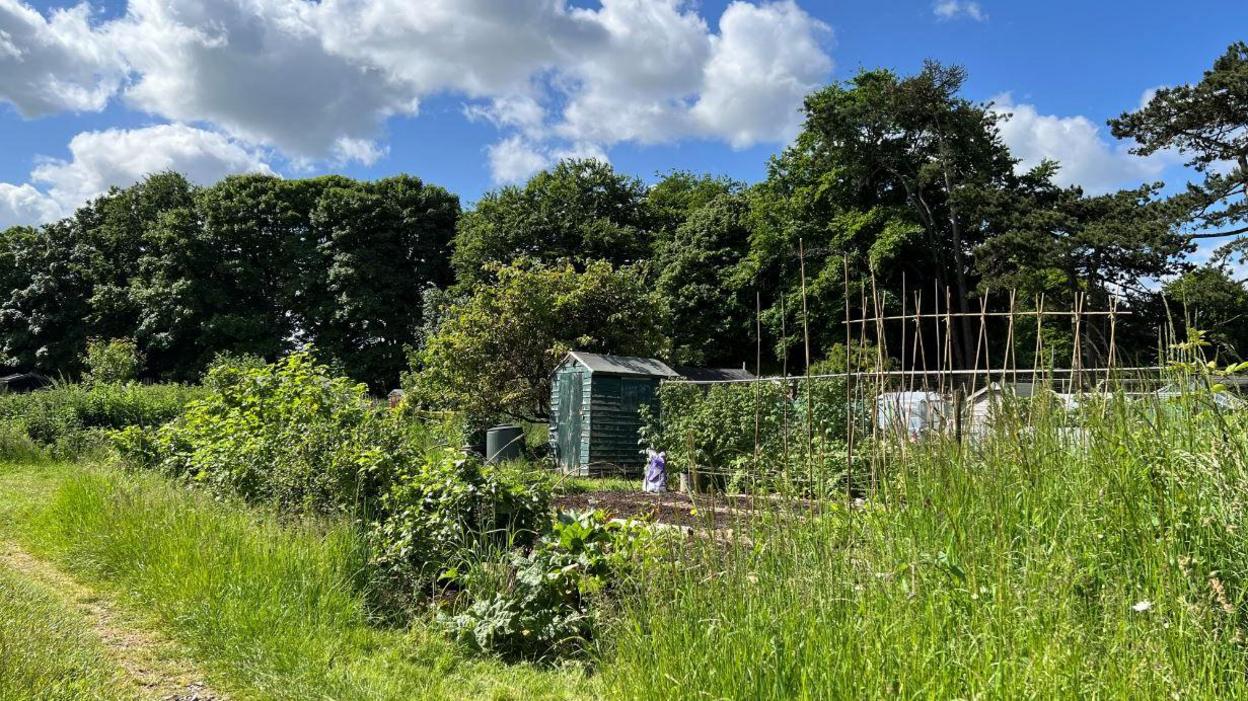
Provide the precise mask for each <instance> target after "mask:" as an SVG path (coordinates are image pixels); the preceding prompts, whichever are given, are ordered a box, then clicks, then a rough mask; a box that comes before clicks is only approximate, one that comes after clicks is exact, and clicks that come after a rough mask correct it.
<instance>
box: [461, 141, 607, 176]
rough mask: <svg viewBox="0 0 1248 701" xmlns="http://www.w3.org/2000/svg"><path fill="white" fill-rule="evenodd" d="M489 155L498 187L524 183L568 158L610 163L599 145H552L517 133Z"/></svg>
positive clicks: (501, 142) (492, 173) (498, 144)
mask: <svg viewBox="0 0 1248 701" xmlns="http://www.w3.org/2000/svg"><path fill="white" fill-rule="evenodd" d="M486 153H487V154H488V156H489V161H490V174H491V176H492V177H493V179H494V182H495V183H498V184H514V183H518V182H521V181H523V180H525V179H527V178H528V177H529V176H531V175H533V174H534V173H536V172H537V171H539V170H542V169H543V168H548V167H550V166H552V165H554V164H555V163H558V162H559V161H561V160H563V159H565V158H576V159H594V160H599V161H602V162H604V163H607V162H609V160H610V159H609V158H608V157H607V153H606V151H605V150H603V148H602V147H601V146H599V145H598V144H593V143H589V142H577V143H571V144H564V145H561V146H552V145H551V144H549V143H545V142H541V141H536V142H535V141H532V140H529V139H526V138H524V137H522V136H520V135H518V134H517V135H513V136H510V137H508V138H506V139H503V140H502V141H499V142H498V143H496V144H493V145H491V146H490V147H489V148H487V149H486Z"/></svg>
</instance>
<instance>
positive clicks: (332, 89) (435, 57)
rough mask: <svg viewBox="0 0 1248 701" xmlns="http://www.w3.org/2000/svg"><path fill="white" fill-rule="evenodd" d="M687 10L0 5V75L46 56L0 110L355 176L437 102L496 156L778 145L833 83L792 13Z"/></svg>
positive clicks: (766, 4)
mask: <svg viewBox="0 0 1248 701" xmlns="http://www.w3.org/2000/svg"><path fill="white" fill-rule="evenodd" d="M697 7H698V5H697V3H696V2H694V1H693V0H601V4H600V5H599V6H597V7H595V8H583V7H574V6H570V5H569V4H568V3H567V2H566V0H509V1H508V2H498V1H497V0H322V1H321V2H312V1H310V0H214V1H213V2H209V3H205V2H203V1H202V0H129V3H128V5H127V8H126V12H125V14H124V15H123V16H122V17H120V18H118V19H114V20H111V21H108V22H103V23H100V24H98V25H96V26H94V27H93V26H91V25H90V23H89V21H88V20H89V16H88V12H87V10H86V8H85V6H81V7H78V8H75V9H73V10H68V11H62V12H54V13H52V14H51V15H49V19H44V17H43V16H42V15H40V14H39V13H38V12H36V11H34V10H33V9H30V7H29V6H27V5H24V4H21V2H20V0H0V30H4V31H6V32H7V33H3V34H0V67H5V66H8V65H14V61H16V60H17V59H16V58H15V57H16V56H18V54H19V52H22V51H25V52H27V53H30V51H31V50H30V49H29V48H28V47H29V46H33V45H35V44H38V45H39V46H45V45H46V46H48V47H52V48H44V49H41V51H42V52H43V53H41V54H39V55H40V56H44V55H45V54H46V57H45V58H43V59H41V61H42V63H40V65H41V66H43V68H41V69H39V70H25V71H24V72H22V73H21V74H20V76H19V77H16V78H15V77H13V75H12V74H10V75H0V99H7V100H9V101H11V102H14V104H18V105H19V109H22V110H23V112H24V113H28V114H32V115H33V114H42V113H45V112H48V111H55V110H56V109H71V108H72V109H101V108H102V107H103V106H104V104H105V103H106V102H107V100H108V98H109V96H110V95H112V94H115V93H116V91H118V90H120V91H121V94H122V95H124V98H125V100H126V101H127V103H128V104H130V105H131V106H134V107H136V108H138V109H141V110H143V111H145V112H148V113H150V114H152V115H155V116H158V117H161V118H164V119H167V120H170V121H174V122H181V123H192V124H194V123H198V124H207V125H211V126H212V127H213V128H214V131H220V132H223V133H225V134H228V135H229V136H230V137H231V138H233V139H236V140H239V141H242V142H245V143H247V144H252V145H261V146H265V147H272V148H275V149H277V150H279V151H280V152H281V153H282V154H284V155H285V156H286V157H287V158H289V159H291V160H292V162H294V163H295V164H299V163H308V162H311V161H315V160H317V159H330V160H335V159H336V160H343V159H351V160H358V161H361V162H364V163H371V162H373V161H375V160H376V159H377V158H380V157H381V156H382V155H384V153H385V151H384V147H383V146H381V145H379V144H378V139H379V138H380V137H381V135H382V132H383V127H384V124H385V122H386V120H387V119H388V118H389V117H391V116H394V115H412V114H417V112H418V108H419V105H420V101H421V100H422V99H425V98H427V97H429V96H431V95H436V94H447V93H449V94H456V95H462V96H463V97H465V98H466V99H467V100H468V103H469V106H468V107H466V108H465V113H466V114H467V115H468V116H469V118H473V119H487V120H489V121H490V122H491V123H493V124H494V125H495V126H496V127H498V128H499V129H500V131H502V132H503V138H504V140H507V139H508V138H509V137H510V136H513V135H517V134H518V135H520V136H522V137H523V139H524V140H525V141H526V142H530V143H531V144H535V145H537V146H538V147H539V150H540V151H542V152H548V153H553V152H555V151H556V150H558V149H561V148H563V149H567V148H572V147H571V146H569V144H593V145H594V148H595V149H596V150H603V149H606V148H609V147H610V146H612V145H613V144H616V143H619V142H622V141H633V142H638V143H647V144H648V143H661V142H670V141H673V140H677V139H682V138H713V139H723V140H725V141H728V142H730V143H731V144H733V145H734V146H738V147H741V146H748V145H750V144H753V143H756V142H759V141H782V140H784V139H786V138H788V137H789V136H791V135H792V133H793V131H794V129H795V127H796V124H797V122H798V114H797V109H798V107H799V106H800V101H801V98H802V96H803V95H804V94H805V93H806V91H808V90H809V89H810V88H812V87H814V86H815V85H817V84H818V83H819V82H821V81H822V80H824V79H825V78H826V77H827V74H828V73H829V71H830V70H831V65H832V64H831V60H830V59H829V58H828V56H827V55H826V53H825V52H824V50H823V48H822V47H821V46H820V43H819V39H820V35H821V34H825V33H826V32H825V30H826V28H825V27H824V26H823V25H822V24H820V23H819V22H818V21H816V20H814V19H813V18H811V17H810V16H809V15H808V14H807V13H806V12H804V11H803V10H802V9H801V8H799V7H798V5H797V4H796V3H795V2H794V0H776V1H770V0H758V1H757V2H753V3H751V2H744V1H743V0H734V2H732V3H731V4H730V5H728V7H727V8H726V9H725V10H724V12H723V14H722V15H721V16H720V18H719V22H718V31H717V32H715V31H712V30H711V29H710V28H709V26H708V23H707V21H706V20H705V19H703V17H702V16H701V15H700V14H699V13H698V11H697ZM15 18H16V19H15ZM15 23H20V26H18V25H17V24H15ZM13 27H16V28H13ZM52 38H56V41H53V40H52ZM36 39H38V40H39V41H36ZM40 42H42V43H40ZM58 42H59V43H58ZM23 55H25V54H23ZM118 57H120V58H118ZM121 61H124V63H122V64H119V62H121ZM38 91H42V92H38ZM511 150H512V151H514V150H515V149H511ZM503 160H504V161H505V160H506V159H503ZM530 161H531V159H530Z"/></svg>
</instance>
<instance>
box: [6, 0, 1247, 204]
mask: <svg viewBox="0 0 1248 701" xmlns="http://www.w3.org/2000/svg"><path fill="white" fill-rule="evenodd" d="M1245 27H1248V3H1224V2H1222V3H1214V2H1187V3H1169V2H1166V3H1162V2H1154V3H1148V2H1143V3H1142V2H1125V1H1123V0H1104V1H1100V2H1086V1H1085V2H1047V3H1022V2H1005V1H1004V0H978V2H972V1H969V0H938V1H937V2H931V1H925V0H914V1H889V0H877V1H875V2H856V1H849V0H845V1H843V2H815V1H814V0H797V2H796V3H794V2H789V1H785V2H772V3H768V2H762V1H761V0H760V1H759V2H756V3H753V4H750V3H745V2H736V3H732V4H730V3H728V2H723V1H720V0H714V1H712V0H705V1H704V2H700V3H688V2H680V1H679V0H608V1H607V2H604V3H600V2H589V1H579V0H578V1H577V2H569V3H560V2H558V1H557V0H506V1H505V2H504V1H502V0H496V1H491V0H325V1H324V2H322V3H319V4H316V5H313V4H309V3H306V2H304V0H257V1H255V2H242V1H241V0H213V1H212V2H206V1H195V0H171V1H170V2H157V1H156V0H129V2H128V3H127V2H122V1H118V0H109V1H108V2H103V3H101V2H96V3H92V4H90V5H89V6H72V5H68V4H64V3H57V2H47V1H45V0H34V2H31V1H30V0H25V1H23V0H0V153H3V154H4V155H3V157H2V158H0V226H3V225H7V224H13V223H34V221H36V220H39V219H47V218H51V217H54V216H59V215H61V214H64V213H65V212H67V211H70V210H72V207H73V206H76V205H77V204H78V203H79V202H80V201H81V200H82V199H84V198H86V197H90V196H93V195H95V194H98V192H99V191H102V190H103V189H104V188H107V187H108V186H110V185H127V184H129V182H132V181H133V180H134V179H136V178H138V177H141V176H142V174H143V172H144V171H145V170H146V169H152V168H157V169H158V168H165V167H172V168H176V169H179V170H184V171H186V172H188V173H189V174H190V175H191V176H192V177H193V178H194V179H197V180H200V181H212V180H215V179H216V178H218V177H221V176H222V175H224V174H226V173H229V172H239V171H244V170H268V171H272V172H276V173H280V174H282V175H285V176H302V175H311V174H318V173H328V172H339V173H345V174H348V175H352V176H355V177H361V178H376V177H383V176H386V175H390V174H394V173H401V172H404V173H411V174H415V175H418V176H420V177H422V178H424V179H425V180H427V181H429V182H433V183H437V184H440V185H443V186H445V187H447V188H449V189H451V190H452V191H454V192H457V193H459V194H460V195H461V196H462V197H463V198H464V200H465V202H466V203H470V202H471V201H473V200H475V199H476V198H477V197H479V196H480V194H481V193H482V192H484V191H486V190H488V189H490V188H492V187H497V186H498V185H499V184H501V183H506V182H513V181H516V180H519V179H522V178H523V177H525V176H527V174H529V173H531V172H532V171H533V170H534V169H536V168H539V167H542V166H543V165H547V164H549V163H550V162H552V161H553V160H555V159H557V158H559V157H561V156H564V155H595V156H599V157H605V158H607V159H609V160H610V161H611V162H612V163H613V164H614V165H615V166H616V167H617V168H618V169H620V170H622V171H625V172H629V173H633V174H636V175H639V176H641V177H643V178H647V179H649V178H653V177H654V175H655V174H656V173H660V172H664V171H668V170H671V169H676V168H680V169H689V170H694V171H704V172H711V173H716V174H724V175H729V176H732V177H735V178H739V179H742V180H746V181H754V180H757V179H759V178H761V177H762V176H763V174H764V172H765V168H766V160H767V158H768V157H769V156H770V155H771V154H773V153H775V152H776V151H778V150H779V149H781V148H783V146H784V144H785V142H786V141H787V139H789V138H791V136H792V134H793V133H794V130H795V129H796V127H797V123H798V122H797V115H796V109H797V106H798V104H799V103H800V97H801V95H802V94H803V93H804V92H805V91H806V90H808V89H810V88H812V87H814V86H817V85H819V84H823V83H826V82H827V81H830V80H840V79H845V78H847V77H850V76H852V75H853V73H855V72H856V71H857V70H858V69H859V68H874V67H877V66H884V67H889V68H893V69H896V70H898V71H901V72H913V71H915V70H916V69H917V68H918V67H919V66H920V65H921V62H922V61H923V59H925V58H935V59H938V60H940V61H943V62H948V63H960V64H963V65H965V66H966V67H967V69H968V70H969V73H970V80H969V83H968V85H967V87H966V96H967V97H969V98H971V99H974V100H985V101H986V100H990V99H995V100H996V101H997V102H998V103H999V104H1002V105H1003V106H1004V109H1008V110H1009V111H1011V112H1012V113H1013V114H1014V115H1015V116H1014V118H1013V119H1012V120H1011V122H1009V123H1007V124H1006V126H1005V128H1004V135H1005V137H1006V140H1007V142H1009V143H1010V145H1011V147H1012V148H1014V149H1015V151H1016V155H1018V156H1020V157H1022V158H1024V160H1025V161H1027V162H1034V161H1037V160H1038V159H1039V158H1042V157H1052V158H1057V159H1058V160H1060V161H1062V162H1063V163H1064V166H1065V173H1064V175H1063V177H1064V178H1065V179H1066V181H1068V182H1072V183H1077V184H1081V185H1084V186H1085V187H1086V188H1088V189H1089V190H1091V191H1105V190H1109V189H1113V188H1117V187H1123V186H1130V185H1134V184H1137V183H1139V182H1142V181H1145V180H1155V179H1164V180H1166V181H1167V182H1169V183H1171V186H1172V187H1174V186H1177V184H1179V183H1181V182H1182V181H1183V180H1184V179H1185V178H1186V177H1187V173H1186V171H1185V170H1184V169H1183V168H1182V166H1181V164H1180V160H1181V159H1179V158H1177V157H1176V156H1174V155H1172V154H1163V155H1161V156H1157V157H1154V158H1151V159H1139V158H1136V157H1134V156H1131V155H1130V154H1128V153H1126V146H1125V145H1123V144H1119V143H1116V142H1115V141H1114V140H1113V139H1112V137H1111V136H1110V135H1109V133H1108V128H1107V127H1105V125H1104V123H1105V120H1106V119H1107V118H1109V117H1112V116H1115V115H1117V114H1118V113H1120V112H1122V111H1123V110H1126V109H1132V108H1135V107H1136V106H1137V105H1139V103H1140V101H1141V98H1142V96H1143V95H1144V94H1145V93H1146V91H1147V90H1149V89H1151V88H1155V87H1157V86H1161V85H1172V84H1176V83H1179V82H1188V81H1192V80H1196V79H1198V78H1199V76H1200V73H1201V71H1202V70H1203V69H1204V68H1206V67H1207V66H1208V65H1209V64H1210V63H1211V62H1212V60H1213V59H1214V57H1216V56H1217V55H1219V54H1220V53H1221V52H1222V51H1223V50H1224V49H1225V48H1226V46H1227V45H1228V44H1229V43H1231V42H1232V41H1235V40H1238V39H1243V38H1244V37H1243V36H1242V34H1239V35H1237V34H1236V30H1237V29H1239V30H1242V29H1243V28H1245Z"/></svg>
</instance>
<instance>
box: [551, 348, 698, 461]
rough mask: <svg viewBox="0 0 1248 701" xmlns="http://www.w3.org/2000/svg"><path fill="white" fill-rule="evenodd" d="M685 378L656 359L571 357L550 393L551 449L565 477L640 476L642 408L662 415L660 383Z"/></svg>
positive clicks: (562, 365) (559, 369)
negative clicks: (627, 474)
mask: <svg viewBox="0 0 1248 701" xmlns="http://www.w3.org/2000/svg"><path fill="white" fill-rule="evenodd" d="M678 377H680V375H679V374H678V373H677V372H676V371H675V370H673V369H671V368H670V367H668V366H667V365H665V364H664V363H662V362H661V361H658V360H654V359H653V358H635V357H631V356H624V355H600V354H598V353H582V352H580V351H574V352H572V353H568V355H567V357H565V358H564V359H563V360H562V361H561V362H560V363H559V365H558V366H557V367H556V368H555V371H554V374H553V376H552V378H551V391H550V447H551V450H552V452H553V453H554V455H555V459H556V460H557V461H558V463H559V466H560V467H561V468H562V469H563V471H564V472H567V473H570V474H575V475H582V476H588V475H591V474H592V475H600V474H609V473H615V472H638V471H640V470H641V468H642V467H644V465H645V458H644V456H643V455H642V453H641V446H639V445H638V444H637V436H638V431H639V430H640V429H641V407H642V406H650V407H652V408H653V409H654V410H655V411H657V410H658V394H659V383H660V382H662V381H663V380H665V379H673V378H678Z"/></svg>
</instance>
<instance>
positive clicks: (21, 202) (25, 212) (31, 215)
mask: <svg viewBox="0 0 1248 701" xmlns="http://www.w3.org/2000/svg"><path fill="white" fill-rule="evenodd" d="M61 214H62V212H61V206H60V205H59V204H57V202H56V201H55V200H53V199H52V198H51V197H48V196H47V195H45V194H44V193H42V192H40V191H39V190H37V189H36V188H34V187H33V186H31V185H30V184H29V183H23V184H21V185H12V184H9V183H0V230H3V229H7V228H8V227H10V226H17V225H19V224H26V225H29V224H38V223H41V222H46V221H52V220H53V219H57V218H59V217H60V216H61Z"/></svg>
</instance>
